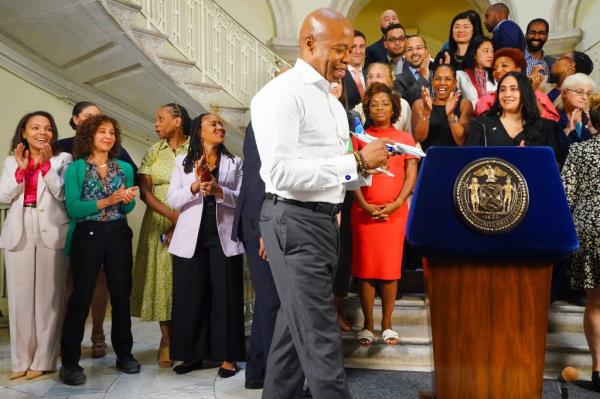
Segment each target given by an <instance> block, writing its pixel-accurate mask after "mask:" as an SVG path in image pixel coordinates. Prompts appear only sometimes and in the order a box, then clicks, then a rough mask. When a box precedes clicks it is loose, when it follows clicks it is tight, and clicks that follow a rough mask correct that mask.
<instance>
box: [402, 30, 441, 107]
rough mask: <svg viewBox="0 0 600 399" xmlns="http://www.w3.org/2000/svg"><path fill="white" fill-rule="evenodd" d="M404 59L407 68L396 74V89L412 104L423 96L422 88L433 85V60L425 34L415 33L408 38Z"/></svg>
mask: <svg viewBox="0 0 600 399" xmlns="http://www.w3.org/2000/svg"><path fill="white" fill-rule="evenodd" d="M404 60H405V64H406V65H407V68H405V70H404V72H402V73H401V74H399V75H396V76H395V79H394V89H395V90H396V91H397V92H398V94H400V96H401V97H402V98H404V99H406V101H408V103H409V104H410V105H411V106H412V104H413V102H414V101H415V100H416V99H418V98H421V88H422V87H427V88H428V89H429V88H430V87H431V74H432V73H431V70H432V69H433V68H432V62H431V57H430V56H429V50H428V49H427V43H426V42H425V39H424V38H423V36H420V35H413V36H409V37H408V38H407V39H406V51H405V53H404Z"/></svg>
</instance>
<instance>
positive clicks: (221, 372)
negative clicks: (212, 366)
mask: <svg viewBox="0 0 600 399" xmlns="http://www.w3.org/2000/svg"><path fill="white" fill-rule="evenodd" d="M239 370H240V369H238V368H237V367H236V368H235V370H229V369H226V368H223V367H219V371H217V375H218V376H219V377H221V378H229V377H233V376H234V375H236V374H237V372H238V371H239Z"/></svg>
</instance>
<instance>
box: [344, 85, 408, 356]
mask: <svg viewBox="0 0 600 399" xmlns="http://www.w3.org/2000/svg"><path fill="white" fill-rule="evenodd" d="M363 109H364V110H365V114H366V117H367V119H368V120H371V121H372V125H371V126H370V127H369V128H368V129H367V133H369V134H370V135H372V136H375V137H386V138H389V139H391V140H394V141H396V142H399V143H403V144H408V145H412V146H414V145H415V142H414V140H413V138H412V136H411V135H410V133H406V132H401V131H399V130H396V129H394V127H393V123H394V122H395V121H396V120H397V119H398V117H399V116H400V97H399V96H398V95H397V94H395V93H392V91H391V89H390V88H389V87H387V86H386V85H383V84H379V83H376V84H373V85H372V86H370V87H369V89H368V90H367V92H366V93H365V98H364V100H363ZM353 144H354V148H355V149H357V150H360V149H361V148H362V146H363V145H364V144H363V143H362V142H359V141H358V140H356V139H353ZM388 166H389V171H390V172H391V173H392V174H393V175H394V176H393V177H391V176H388V175H385V174H378V175H374V176H373V182H372V185H371V186H369V187H362V188H361V189H360V190H356V191H355V192H354V196H355V202H354V204H353V205H352V210H351V224H352V242H353V250H352V252H353V254H352V259H353V262H352V275H353V276H354V277H356V278H358V279H360V280H359V281H360V299H361V306H362V311H363V314H364V317H365V323H364V327H363V330H362V331H361V332H359V333H358V335H357V339H358V341H359V342H360V344H361V345H365V346H368V345H370V344H371V342H372V341H373V337H374V335H373V332H374V331H375V327H374V322H373V304H374V302H375V288H376V285H377V284H378V285H379V288H380V292H381V299H382V305H383V306H382V307H383V318H382V321H381V330H382V334H381V336H382V338H383V339H384V341H385V342H386V343H387V344H389V345H395V344H397V343H398V333H396V332H395V331H394V330H393V329H392V312H393V310H394V303H395V301H396V293H397V290H398V280H399V279H400V274H401V266H402V251H403V245H404V232H405V229H406V219H407V216H408V203H407V198H408V197H409V195H410V194H411V193H412V190H413V187H414V185H415V180H416V178H417V159H416V158H415V157H413V156H408V155H397V156H393V157H390V159H389V163H388Z"/></svg>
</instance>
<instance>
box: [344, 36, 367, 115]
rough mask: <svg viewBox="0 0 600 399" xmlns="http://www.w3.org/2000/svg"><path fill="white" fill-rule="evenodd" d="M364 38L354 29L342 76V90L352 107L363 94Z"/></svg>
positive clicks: (349, 105)
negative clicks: (345, 67)
mask: <svg viewBox="0 0 600 399" xmlns="http://www.w3.org/2000/svg"><path fill="white" fill-rule="evenodd" d="M366 47H367V46H366V39H365V35H364V33H362V32H360V31H357V30H355V31H354V39H352V47H351V48H350V62H349V63H348V72H347V73H346V75H345V76H344V91H345V92H346V101H347V103H348V108H349V109H352V108H354V107H355V106H356V104H358V103H359V102H361V101H362V98H363V96H364V95H365V87H366V86H365V76H364V75H363V62H364V61H365V50H366Z"/></svg>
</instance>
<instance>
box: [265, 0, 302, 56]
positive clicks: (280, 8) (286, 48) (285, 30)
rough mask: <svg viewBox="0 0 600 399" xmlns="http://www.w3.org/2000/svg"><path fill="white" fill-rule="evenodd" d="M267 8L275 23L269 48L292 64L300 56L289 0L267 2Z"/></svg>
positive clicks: (295, 24) (297, 27)
mask: <svg viewBox="0 0 600 399" xmlns="http://www.w3.org/2000/svg"><path fill="white" fill-rule="evenodd" d="M268 3H269V6H270V7H271V12H272V13H273V20H274V22H275V35H276V36H275V37H274V38H273V39H271V48H272V49H273V51H275V52H276V53H277V54H278V55H279V56H280V57H281V58H283V59H284V60H286V61H287V62H288V63H290V64H293V63H294V62H295V61H296V58H298V55H299V54H300V48H299V47H298V31H299V30H300V27H299V26H298V23H297V22H296V15H295V14H294V8H293V7H292V4H291V1H290V0H269V1H268Z"/></svg>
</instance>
